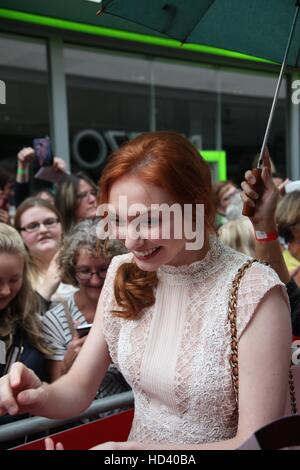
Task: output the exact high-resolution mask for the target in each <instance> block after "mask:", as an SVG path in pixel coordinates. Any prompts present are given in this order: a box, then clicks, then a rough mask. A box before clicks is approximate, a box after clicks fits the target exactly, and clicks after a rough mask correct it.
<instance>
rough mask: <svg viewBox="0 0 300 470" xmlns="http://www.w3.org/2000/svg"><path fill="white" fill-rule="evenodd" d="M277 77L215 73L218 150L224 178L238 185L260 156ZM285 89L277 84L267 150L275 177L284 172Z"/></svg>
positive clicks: (283, 84)
mask: <svg viewBox="0 0 300 470" xmlns="http://www.w3.org/2000/svg"><path fill="white" fill-rule="evenodd" d="M276 83H277V77H276V76H274V75H269V74H268V75H263V74H258V73H256V74H254V73H249V72H243V73H242V72H228V71H220V72H219V81H218V86H219V90H220V96H221V103H222V144H223V145H222V146H223V149H224V150H226V153H227V170H228V177H229V178H231V179H233V180H235V181H236V182H240V181H241V180H242V179H243V175H244V173H245V171H246V170H247V169H250V168H252V163H253V160H254V158H255V156H257V154H258V153H260V149H261V145H262V142H263V138H264V134H265V129H266V126H267V122H268V117H269V113H270V109H271V105H272V99H273V95H274V92H275V88H276ZM285 98H286V86H285V80H283V83H282V84H281V89H280V94H279V101H278V103H277V106H276V110H275V114H274V118H273V123H272V127H271V133H270V136H269V141H268V146H269V149H270V154H271V157H272V160H273V162H274V164H275V167H276V171H277V173H280V174H282V175H283V176H284V174H285V171H286V170H285V168H286V155H285V153H286V150H285V119H286V107H285Z"/></svg>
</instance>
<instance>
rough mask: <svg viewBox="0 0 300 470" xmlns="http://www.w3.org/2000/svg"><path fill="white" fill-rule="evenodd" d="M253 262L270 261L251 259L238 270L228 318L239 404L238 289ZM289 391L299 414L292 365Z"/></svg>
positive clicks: (294, 410) (233, 379) (232, 372)
mask: <svg viewBox="0 0 300 470" xmlns="http://www.w3.org/2000/svg"><path fill="white" fill-rule="evenodd" d="M253 263H262V264H265V265H267V266H269V265H268V263H266V262H265V261H262V260H258V259H255V258H254V259H250V260H248V261H246V262H245V263H244V264H243V265H242V266H241V267H240V269H239V270H238V272H237V274H236V276H235V277H234V279H233V282H232V287H231V292H230V298H229V303H228V320H229V322H230V335H231V354H230V358H229V363H230V367H231V375H232V383H233V388H234V392H235V399H236V402H237V404H238V402H239V361H238V339H237V327H236V315H237V310H236V309H237V301H238V289H239V286H240V283H241V280H242V278H243V276H244V274H245V272H246V271H247V269H248V268H250V266H252V264H253ZM289 393H290V402H291V411H292V413H293V414H297V402H296V394H295V387H294V380H293V372H292V368H291V367H290V372H289Z"/></svg>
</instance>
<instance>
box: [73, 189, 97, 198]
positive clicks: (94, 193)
mask: <svg viewBox="0 0 300 470" xmlns="http://www.w3.org/2000/svg"><path fill="white" fill-rule="evenodd" d="M97 194H98V191H97V190H96V189H91V190H90V191H82V193H77V199H85V198H87V197H88V196H94V197H97Z"/></svg>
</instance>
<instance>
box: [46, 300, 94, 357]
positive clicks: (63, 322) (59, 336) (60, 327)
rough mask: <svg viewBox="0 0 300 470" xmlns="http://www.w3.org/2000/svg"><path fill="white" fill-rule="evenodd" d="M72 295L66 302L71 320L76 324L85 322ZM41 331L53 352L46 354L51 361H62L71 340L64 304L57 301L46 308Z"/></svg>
mask: <svg viewBox="0 0 300 470" xmlns="http://www.w3.org/2000/svg"><path fill="white" fill-rule="evenodd" d="M74 295H75V294H73V295H71V296H70V297H69V298H68V299H67V300H66V303H67V304H68V307H69V311H70V314H71V317H72V320H73V322H78V323H77V324H78V325H83V324H84V323H87V321H86V319H85V317H84V315H83V314H82V313H81V312H80V311H79V310H78V307H77V305H76V302H75V298H74ZM42 331H43V336H44V339H45V341H46V343H47V345H48V346H49V347H50V349H51V350H52V351H53V354H51V355H49V356H47V359H51V360H52V361H63V360H64V356H65V354H66V352H67V348H68V345H69V343H70V342H71V341H72V333H71V330H70V326H69V323H68V320H67V316H66V312H65V308H64V305H63V304H61V303H59V304H58V305H56V306H55V307H53V308H51V309H50V310H48V312H46V313H45V315H43V317H42Z"/></svg>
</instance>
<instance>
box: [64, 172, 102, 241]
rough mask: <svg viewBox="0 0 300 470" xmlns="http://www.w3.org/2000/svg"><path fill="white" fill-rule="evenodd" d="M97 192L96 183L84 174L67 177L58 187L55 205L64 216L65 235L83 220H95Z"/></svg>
mask: <svg viewBox="0 0 300 470" xmlns="http://www.w3.org/2000/svg"><path fill="white" fill-rule="evenodd" d="M97 191H98V188H97V186H96V185H95V183H94V182H93V181H92V180H91V179H90V178H89V177H88V176H87V175H85V174H84V173H82V172H79V173H76V175H68V176H66V178H65V179H64V181H63V182H62V183H61V184H60V185H59V186H58V188H57V192H56V197H55V205H56V207H57V209H58V210H59V212H60V214H61V216H62V220H63V228H64V232H65V233H68V232H69V231H70V230H71V228H72V227H73V226H74V225H76V224H78V223H79V222H81V221H82V220H86V219H95V217H96V211H97Z"/></svg>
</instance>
